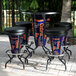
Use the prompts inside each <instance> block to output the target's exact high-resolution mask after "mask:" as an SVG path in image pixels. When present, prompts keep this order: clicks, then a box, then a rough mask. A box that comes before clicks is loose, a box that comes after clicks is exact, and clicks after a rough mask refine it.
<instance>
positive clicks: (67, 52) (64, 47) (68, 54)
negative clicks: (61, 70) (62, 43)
mask: <svg viewBox="0 0 76 76" xmlns="http://www.w3.org/2000/svg"><path fill="white" fill-rule="evenodd" d="M64 51H65V52H66V54H67V55H68V59H70V55H69V53H68V52H67V49H66V48H65V47H64Z"/></svg>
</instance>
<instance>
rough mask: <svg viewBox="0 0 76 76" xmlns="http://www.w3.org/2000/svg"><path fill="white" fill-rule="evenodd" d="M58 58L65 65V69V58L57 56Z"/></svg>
mask: <svg viewBox="0 0 76 76" xmlns="http://www.w3.org/2000/svg"><path fill="white" fill-rule="evenodd" d="M58 59H59V60H60V61H61V62H62V63H63V64H64V66H65V70H66V69H67V68H66V60H65V59H63V57H61V58H60V57H58Z"/></svg>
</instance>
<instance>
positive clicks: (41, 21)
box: [22, 12, 58, 53]
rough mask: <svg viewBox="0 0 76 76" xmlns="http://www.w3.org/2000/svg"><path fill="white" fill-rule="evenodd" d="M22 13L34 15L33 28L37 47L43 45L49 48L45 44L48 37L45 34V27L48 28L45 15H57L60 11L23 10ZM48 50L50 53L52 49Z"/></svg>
mask: <svg viewBox="0 0 76 76" xmlns="http://www.w3.org/2000/svg"><path fill="white" fill-rule="evenodd" d="M22 14H30V15H31V16H32V20H33V21H32V23H33V25H32V30H33V35H34V40H35V45H36V47H35V49H36V48H38V47H39V46H42V47H45V48H46V49H48V48H47V47H46V46H45V45H46V39H47V35H45V33H44V31H45V29H46V28H47V25H46V18H45V17H46V16H47V15H56V14H58V13H57V12H22ZM35 49H34V50H35ZM47 52H49V53H50V50H49V49H48V51H47ZM47 52H45V53H47Z"/></svg>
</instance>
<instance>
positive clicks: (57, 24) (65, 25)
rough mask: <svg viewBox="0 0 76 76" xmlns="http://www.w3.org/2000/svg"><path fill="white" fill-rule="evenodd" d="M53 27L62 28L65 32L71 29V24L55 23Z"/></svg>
mask: <svg viewBox="0 0 76 76" xmlns="http://www.w3.org/2000/svg"><path fill="white" fill-rule="evenodd" d="M54 27H62V28H65V29H67V30H69V29H72V23H69V22H57V23H55V24H54Z"/></svg>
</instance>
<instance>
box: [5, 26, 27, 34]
mask: <svg viewBox="0 0 76 76" xmlns="http://www.w3.org/2000/svg"><path fill="white" fill-rule="evenodd" d="M25 31H26V28H24V27H9V28H6V30H5V33H6V34H8V35H22V34H24V33H25Z"/></svg>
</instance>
